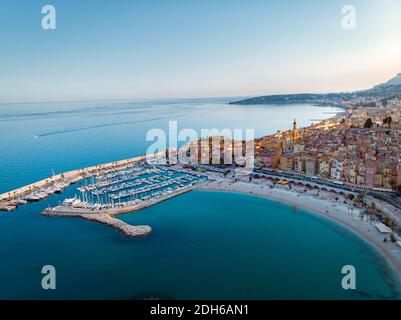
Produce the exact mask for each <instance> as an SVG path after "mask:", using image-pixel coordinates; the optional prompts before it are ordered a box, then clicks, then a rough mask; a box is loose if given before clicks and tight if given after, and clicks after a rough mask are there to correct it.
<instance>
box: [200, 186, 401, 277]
mask: <svg viewBox="0 0 401 320" xmlns="http://www.w3.org/2000/svg"><path fill="white" fill-rule="evenodd" d="M196 190H201V191H215V192H233V193H241V194H246V195H252V196H256V197H261V198H265V199H269V200H273V201H278V202H280V203H283V204H286V205H290V206H294V207H296V208H300V209H305V210H307V211H308V213H310V214H314V215H317V216H319V217H321V218H324V219H328V220H330V221H332V222H334V223H337V224H339V225H341V226H343V227H345V228H346V229H347V230H348V231H351V232H352V233H353V234H355V235H356V236H358V237H359V238H360V239H361V240H362V241H364V242H365V243H367V244H368V245H369V246H371V247H372V248H373V249H374V250H375V251H376V252H377V253H378V254H379V255H380V256H381V257H382V258H383V259H384V260H385V262H386V263H387V265H388V267H389V268H390V269H391V270H392V271H394V274H395V275H396V277H397V280H398V281H399V283H400V284H401V247H399V246H398V245H397V244H395V243H392V242H391V241H387V242H386V243H384V242H383V239H384V237H385V235H383V234H381V233H380V232H379V231H378V230H377V228H376V227H375V223H377V222H369V221H367V220H366V219H361V218H360V217H359V212H360V210H356V209H355V208H352V207H351V206H350V205H349V204H344V203H340V202H337V201H335V202H334V201H332V200H329V199H318V198H316V197H314V196H312V195H304V194H300V193H297V192H295V191H288V190H284V189H278V188H274V189H270V187H269V186H268V185H264V186H262V185H260V186H258V184H255V183H247V182H243V181H239V182H229V181H224V180H215V181H211V182H208V183H205V184H202V185H200V186H198V188H196ZM351 208H352V209H353V210H352V209H351Z"/></svg>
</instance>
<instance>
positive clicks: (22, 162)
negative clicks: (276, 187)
mask: <svg viewBox="0 0 401 320" xmlns="http://www.w3.org/2000/svg"><path fill="white" fill-rule="evenodd" d="M224 102H225V100H190V101H141V102H138V101H137V102H115V103H111V102H96V103H94V102H93V103H92V102H91V103H89V102H85V103H79V102H75V103H68V104H65V103H56V104H26V105H0V136H1V137H2V139H0V150H1V153H0V192H5V191H8V190H9V189H12V188H15V187H18V186H21V185H24V184H27V183H30V182H32V181H35V180H38V179H42V178H44V177H47V176H49V175H50V174H51V170H52V169H54V171H55V172H61V171H66V170H70V169H75V168H80V167H84V166H88V165H93V164H98V163H104V162H108V161H113V160H118V159H123V158H127V157H132V156H136V155H140V154H143V153H144V151H145V150H146V147H147V146H148V144H149V143H148V142H146V141H145V135H146V131H147V130H149V129H152V128H166V127H167V124H168V123H167V122H168V120H177V121H178V125H179V128H187V127H190V128H195V129H200V128H213V127H216V128H218V129H223V128H230V129H234V128H254V129H255V132H256V136H258V135H259V136H260V135H263V134H267V133H272V132H274V131H275V130H277V129H279V128H281V129H285V128H290V126H291V123H292V120H293V118H297V120H298V121H299V123H300V124H301V125H307V124H309V123H310V119H320V118H324V117H329V116H330V114H329V113H330V112H335V111H337V110H335V109H333V108H319V107H313V106H277V107H275V106H252V107H249V106H229V105H226V104H224ZM74 193H75V190H74V189H73V188H70V189H68V190H66V192H65V193H63V194H61V195H56V196H52V197H50V198H48V199H47V200H46V201H43V202H40V203H36V204H30V205H27V206H22V207H20V208H19V209H18V210H16V211H14V212H12V213H2V214H0V298H6V299H10V298H17V299H25V298H33V299H41V298H50V299H64V298H89V299H96V298H112V299H117V298H118V299H120V298H121V299H131V298H132V299H136V298H142V297H160V298H171V299H183V298H209V299H215V298H226V299H229V298H233V299H239V298H248V299H251V298H255V299H256V298H257V299H270V298H335V299H348V298H351V299H369V298H371V299H387V298H399V297H400V292H401V290H400V286H399V283H398V282H397V281H396V280H395V276H394V274H393V273H392V271H391V270H390V269H389V267H388V265H387V264H386V262H385V261H384V259H382V257H381V256H380V255H379V254H378V253H377V252H376V251H375V250H374V249H373V248H372V247H370V246H369V245H367V244H366V243H365V242H364V241H362V240H361V239H360V238H358V237H357V236H355V235H353V234H352V233H350V232H349V231H347V230H345V229H344V228H342V227H341V226H338V225H336V224H334V223H332V222H330V221H327V220H325V219H324V218H320V217H318V216H315V215H311V214H308V213H307V212H305V211H303V210H296V209H294V208H291V207H289V206H285V205H283V204H279V203H276V202H273V201H269V200H266V199H260V198H256V197H252V196H246V195H240V194H232V193H216V192H202V191H197V192H192V193H189V194H185V195H183V196H180V197H177V198H174V199H171V200H169V201H167V202H163V203H160V204H158V205H156V206H154V207H151V208H148V209H145V210H143V211H141V212H139V213H135V214H127V215H122V216H119V217H120V218H121V219H123V220H125V221H127V222H129V223H132V224H149V225H151V226H152V228H153V233H152V234H151V235H150V236H149V237H146V238H143V239H126V238H124V237H122V236H121V235H120V234H119V233H117V232H116V231H115V230H112V229H109V228H107V227H105V226H103V225H98V224H95V223H90V222H86V221H82V220H80V219H68V218H48V217H42V216H41V215H40V212H41V211H42V210H43V209H44V208H45V207H47V206H48V205H55V204H57V203H58V201H60V200H62V199H63V198H65V197H69V196H73V195H74ZM46 264H51V265H54V266H55V267H56V270H57V290H55V291H51V292H48V291H44V290H42V289H41V286H40V283H41V279H42V274H41V273H40V271H41V267H42V266H43V265H46ZM345 264H352V265H354V266H355V267H356V269H357V287H358V290H357V291H353V292H349V291H344V290H342V289H341V286H340V284H341V277H342V275H341V267H342V266H343V265H345Z"/></svg>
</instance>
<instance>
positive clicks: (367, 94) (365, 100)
mask: <svg viewBox="0 0 401 320" xmlns="http://www.w3.org/2000/svg"><path fill="white" fill-rule="evenodd" d="M394 98H401V73H399V74H398V75H397V76H396V77H394V78H392V79H391V80H389V81H387V82H385V83H383V84H379V85H376V86H374V87H373V88H371V89H368V90H360V91H354V92H340V93H323V94H317V93H301V94H280V95H268V96H260V97H254V98H248V99H243V100H239V101H233V102H230V104H239V105H254V104H301V103H311V104H319V105H335V106H349V105H362V106H374V105H376V104H377V103H379V102H381V103H383V104H384V105H385V104H386V103H387V101H388V100H391V99H394Z"/></svg>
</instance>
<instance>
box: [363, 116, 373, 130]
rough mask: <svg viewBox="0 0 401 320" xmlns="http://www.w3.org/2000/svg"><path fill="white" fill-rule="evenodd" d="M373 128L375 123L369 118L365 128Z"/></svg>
mask: <svg viewBox="0 0 401 320" xmlns="http://www.w3.org/2000/svg"><path fill="white" fill-rule="evenodd" d="M372 126H373V121H372V119H371V118H368V119H367V120H366V122H365V124H364V125H363V127H364V128H367V129H370V128H372Z"/></svg>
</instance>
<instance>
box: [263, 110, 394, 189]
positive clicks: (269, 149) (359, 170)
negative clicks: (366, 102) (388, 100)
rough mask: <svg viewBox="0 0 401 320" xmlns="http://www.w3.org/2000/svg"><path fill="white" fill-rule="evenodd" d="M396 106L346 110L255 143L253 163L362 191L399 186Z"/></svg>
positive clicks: (294, 124) (294, 125) (295, 125)
mask: <svg viewBox="0 0 401 320" xmlns="http://www.w3.org/2000/svg"><path fill="white" fill-rule="evenodd" d="M400 106H401V105H387V106H386V107H383V106H382V107H370V108H348V109H347V110H346V111H344V112H343V113H341V114H339V115H337V116H335V117H333V118H331V119H328V120H325V121H322V122H320V123H318V124H314V125H311V126H309V127H305V128H298V127H297V123H296V121H294V123H293V128H292V130H288V131H283V132H280V131H279V132H277V133H276V134H273V135H269V136H265V137H262V138H260V139H257V140H255V164H256V166H259V167H265V168H270V169H275V170H279V171H285V172H295V173H299V174H302V175H305V176H309V177H315V178H319V179H322V180H327V181H331V182H335V183H340V184H344V185H350V186H357V187H359V188H366V189H386V190H397V188H400V186H401V160H400V158H401V108H400Z"/></svg>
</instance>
